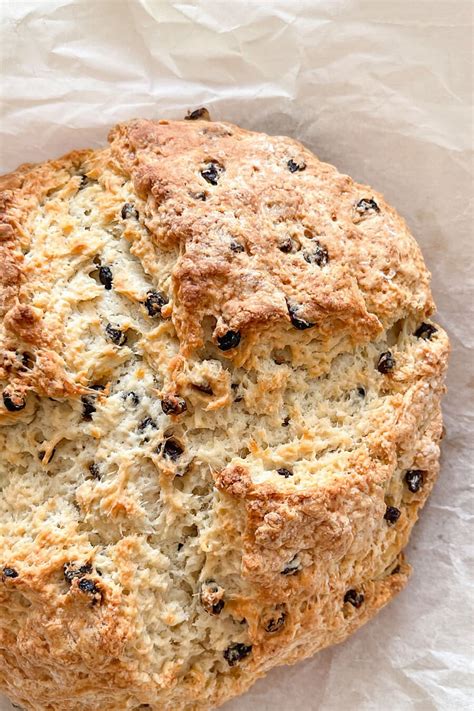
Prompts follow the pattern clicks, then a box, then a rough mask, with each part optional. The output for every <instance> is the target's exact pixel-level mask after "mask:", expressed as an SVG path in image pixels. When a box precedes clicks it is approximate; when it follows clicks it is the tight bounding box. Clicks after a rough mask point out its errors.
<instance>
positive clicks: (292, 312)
mask: <svg viewBox="0 0 474 711" xmlns="http://www.w3.org/2000/svg"><path fill="white" fill-rule="evenodd" d="M287 306H288V314H289V316H290V321H291V323H292V324H293V326H294V327H295V328H297V329H298V330H299V331H304V330H305V329H307V328H312V327H313V326H315V325H316V324H314V323H311V321H307V320H306V319H304V318H301V317H299V316H298V315H297V314H298V308H299V307H298V306H295V305H294V304H290V303H289V302H288V301H287Z"/></svg>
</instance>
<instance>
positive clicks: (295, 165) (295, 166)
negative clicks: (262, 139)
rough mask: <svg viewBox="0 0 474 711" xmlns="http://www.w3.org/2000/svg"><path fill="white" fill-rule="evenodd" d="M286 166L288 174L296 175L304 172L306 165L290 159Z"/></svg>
mask: <svg viewBox="0 0 474 711" xmlns="http://www.w3.org/2000/svg"><path fill="white" fill-rule="evenodd" d="M286 165H287V166H288V170H289V171H290V173H298V172H299V171H302V170H305V168H306V163H304V162H303V161H300V162H298V161H295V160H293V159H292V158H290V160H289V161H288V162H287V164H286Z"/></svg>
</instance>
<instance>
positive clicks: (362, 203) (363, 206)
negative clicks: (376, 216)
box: [355, 198, 380, 215]
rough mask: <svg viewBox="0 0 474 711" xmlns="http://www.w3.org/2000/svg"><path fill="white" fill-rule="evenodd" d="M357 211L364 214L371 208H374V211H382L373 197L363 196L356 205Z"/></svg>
mask: <svg viewBox="0 0 474 711" xmlns="http://www.w3.org/2000/svg"><path fill="white" fill-rule="evenodd" d="M355 209H356V210H357V212H358V213H359V215H363V214H364V212H369V210H374V212H380V208H379V206H378V205H377V203H376V202H375V200H372V198H362V200H359V202H358V203H357V205H356V208H355Z"/></svg>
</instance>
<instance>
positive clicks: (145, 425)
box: [137, 417, 156, 432]
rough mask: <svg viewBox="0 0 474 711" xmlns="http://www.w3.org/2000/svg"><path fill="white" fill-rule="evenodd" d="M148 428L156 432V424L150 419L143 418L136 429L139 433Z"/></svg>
mask: <svg viewBox="0 0 474 711" xmlns="http://www.w3.org/2000/svg"><path fill="white" fill-rule="evenodd" d="M148 427H151V428H152V429H153V430H156V422H155V420H154V419H153V418H151V417H145V419H144V420H142V421H141V422H140V424H139V425H138V428H137V429H138V431H139V432H143V431H144V430H146V429H147V428H148Z"/></svg>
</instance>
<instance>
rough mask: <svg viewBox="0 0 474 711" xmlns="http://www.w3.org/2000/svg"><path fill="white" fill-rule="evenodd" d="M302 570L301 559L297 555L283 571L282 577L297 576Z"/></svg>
mask: <svg viewBox="0 0 474 711" xmlns="http://www.w3.org/2000/svg"><path fill="white" fill-rule="evenodd" d="M301 570H302V568H301V563H300V559H299V557H298V556H297V555H295V556H293V558H292V559H291V560H290V561H289V562H288V563H287V564H286V565H285V567H284V568H283V570H282V571H281V574H282V575H296V573H299V572H300V571H301Z"/></svg>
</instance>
